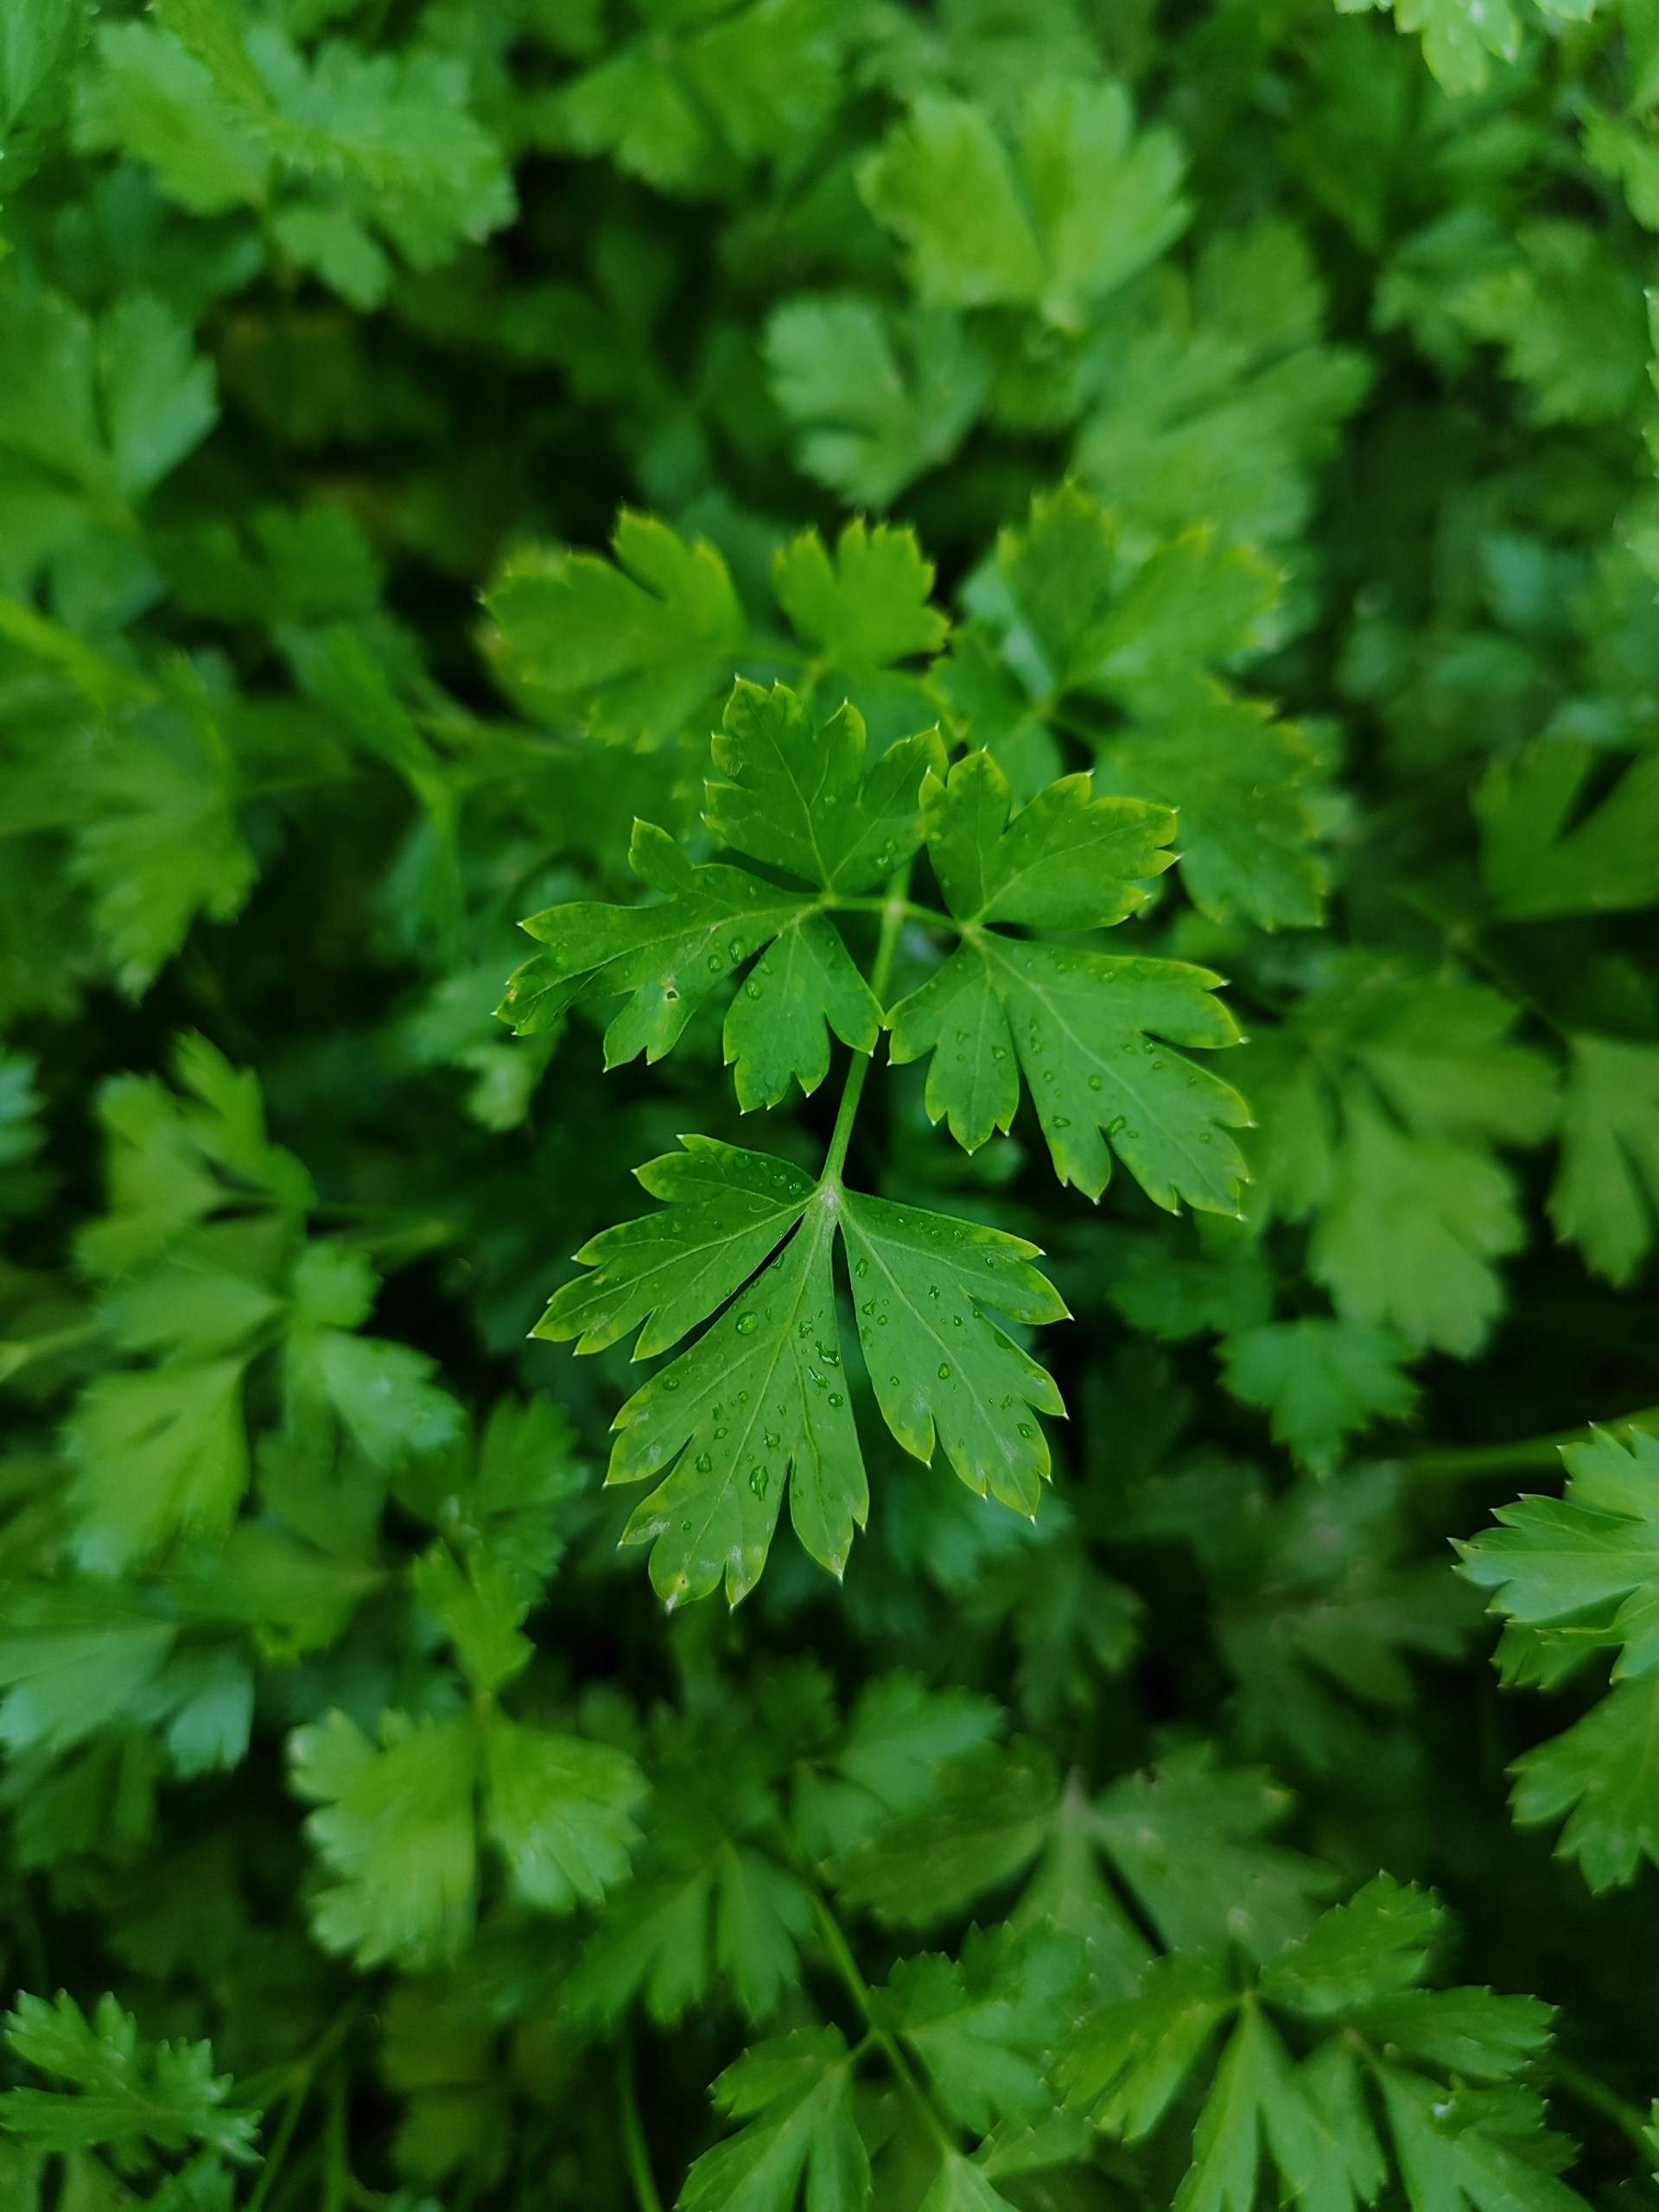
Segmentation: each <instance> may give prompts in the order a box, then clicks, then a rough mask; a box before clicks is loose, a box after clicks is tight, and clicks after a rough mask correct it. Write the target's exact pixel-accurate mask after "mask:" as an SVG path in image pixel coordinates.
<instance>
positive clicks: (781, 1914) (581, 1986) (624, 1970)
mask: <svg viewBox="0 0 1659 2212" xmlns="http://www.w3.org/2000/svg"><path fill="white" fill-rule="evenodd" d="M811 1923H812V1893H811V1891H810V1890H809V1889H808V1888H807V1887H806V1885H804V1883H803V1882H802V1881H801V1879H800V1878H799V1877H798V1875H796V1874H793V1873H791V1872H790V1871H789V1869H788V1868H787V1867H785V1866H779V1863H778V1861H777V1860H776V1859H773V1858H772V1857H770V1856H769V1855H767V1854H766V1853H764V1852H761V1851H758V1850H756V1849H755V1848H753V1846H751V1845H749V1844H747V1843H742V1842H735V1843H734V1842H733V1841H732V1840H730V1839H729V1838H728V1837H727V1836H725V1835H723V1834H721V1835H718V1836H717V1837H715V1839H714V1840H713V1841H712V1846H711V1847H709V1848H705V1849H704V1850H703V1851H702V1852H701V1853H697V1854H696V1855H695V1856H694V1857H692V1858H691V1859H690V1862H689V1863H688V1864H685V1865H678V1866H675V1867H673V1868H672V1869H671V1870H670V1871H669V1872H664V1873H662V1874H660V1875H649V1874H648V1875H645V1876H644V1877H642V1878H640V1879H639V1880H637V1881H635V1882H633V1883H632V1884H630V1885H629V1886H628V1887H627V1888H626V1890H624V1891H622V1892H621V1893H620V1896H619V1897H616V1898H614V1899H613V1901H612V1903H611V1904H610V1906H609V1908H608V1910H607V1913H606V1916H605V1918H604V1920H603V1921H602V1922H601V1923H600V1925H599V1927H598V1928H597V1929H595V1931H594V1934H593V1936H590V1937H589V1939H588V1942H587V1944H586V1945H585V1946H584V1948H583V1950H582V1957H581V1959H580V1961H578V1963H577V1967H576V1970H575V1974H574V1975H573V1977H572V1979H571V1980H570V1983H569V1986H568V1987H569V2002H570V2004H571V2005H572V2007H573V2009H574V2011H575V2015H576V2017H577V2018H594V2019H600V2020H606V2021H609V2020H614V2019H616V2018H620V2016H621V2014H622V2013H624V2012H626V2010H627V2007H628V2005H630V2004H631V2003H632V2001H633V1999H635V1998H636V1997H638V1998H639V1999H642V2000H643V2002H644V2004H645V2009H646V2011H647V2012H649V2013H650V2014H651V2016H652V2018H653V2019H657V2020H662V2021H674V2020H677V2019H679V2018H681V2016H682V2015H683V2013H684V2012H685V2011H686V2009H687V2007H688V2006H689V2005H695V2004H699V2003H701V2002H702V2001H703V2000H705V1999H707V1998H708V1996H709V1993H710V1991H711V1989H712V1988H713V1987H714V1986H715V1981H716V1977H718V1978H719V1979H720V1980H722V1981H723V1982H725V1983H726V1984H727V1985H728V1986H729V1988H730V1989H731V1991H732V1993H734V1995H735V1997H736V1999H737V2000H738V2002H739V2003H740V2004H741V2005H742V2007H743V2009H744V2011H745V2012H747V2014H748V2015H749V2017H750V2018H752V2019H763V2018H766V2016H767V2015H768V2014H769V2013H771V2012H772V2011H774V2010H775V2008H776V2006H777V2005H778V2003H779V1999H781V1998H782V1997H784V1996H785V1994H786V1993H789V1992H791V1991H792V1990H794V1989H796V1988H798V1986H799V1983H800V1978H801V1960H800V1951H799V1946H800V1942H801V1939H802V1938H803V1937H804V1935H805V1933H806V1931H807V1929H809V1928H810V1925H811Z"/></svg>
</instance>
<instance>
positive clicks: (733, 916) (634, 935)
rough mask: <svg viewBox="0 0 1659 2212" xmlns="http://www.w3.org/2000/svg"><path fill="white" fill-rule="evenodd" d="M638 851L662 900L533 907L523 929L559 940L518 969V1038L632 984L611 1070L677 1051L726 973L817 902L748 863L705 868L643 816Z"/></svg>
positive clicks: (609, 1059) (544, 939) (507, 1005)
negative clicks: (764, 875) (762, 875)
mask: <svg viewBox="0 0 1659 2212" xmlns="http://www.w3.org/2000/svg"><path fill="white" fill-rule="evenodd" d="M629 860H630V861H631V862H632V867H633V869H634V873H635V874H637V875H639V877H640V879H641V880H642V881H644V882H645V883H646V884H648V885H649V886H650V887H652V889H653V890H657V891H660V892H662V893H664V894H665V895H664V897H663V898H662V899H660V900H659V901H658V902H657V903H656V904H654V905H652V906H609V905H598V904H589V903H587V902H582V903H578V904H575V905H571V906H550V907H548V908H547V910H546V911H545V912H543V913H539V914H532V915H531V917H530V918H529V919H528V921H526V922H525V923H524V928H525V929H526V930H527V931H529V932H530V934H531V937H533V938H537V940H538V941H539V942H540V943H542V944H545V945H547V946H548V947H549V948H550V949H549V950H547V951H545V952H542V953H538V954H537V956H536V957H535V958H534V959H531V960H528V961H526V962H525V963H524V966H523V967H522V968H520V969H518V970H517V972H516V973H515V974H514V975H513V976H512V979H511V980H510V982H508V985H507V995H506V998H505V1001H504V1002H503V1004H502V1006H501V1008H500V1013H501V1018H502V1020H505V1021H507V1022H509V1023H511V1025H512V1027H513V1029H514V1030H515V1031H516V1032H517V1033H518V1035H519V1036H521V1037H524V1036H531V1037H533V1036H536V1035H538V1034H539V1033H541V1032H543V1031H544V1030H547V1029H550V1028H551V1027H553V1026H554V1025H555V1023H556V1022H559V1021H562V1020H563V1018H564V1016H565V1014H568V1013H569V1009H570V1008H571V1007H573V1006H576V1005H579V1004H581V1003H582V1001H585V1000H589V999H606V998H614V997H617V996H619V995H621V994H622V993H624V992H626V993H627V994H628V1003H627V1005H626V1007H623V1009H622V1010H621V1012H620V1014H617V1015H615V1016H614V1018H613V1020H612V1021H611V1023H610V1026H609V1027H608V1028H607V1031H606V1033H605V1058H606V1065H607V1067H618V1066H620V1065H622V1064H623V1063H624V1062H626V1061H628V1060H631V1059H633V1058H637V1057H638V1055H639V1053H641V1052H644V1053H645V1057H646V1058H647V1059H648V1060H651V1061H652V1062H655V1061H657V1060H659V1059H661V1058H663V1057H664V1054H665V1053H667V1052H671V1051H672V1050H673V1048H674V1046H676V1045H677V1043H678V1042H679V1039H680V1038H681V1035H682V1034H683V1032H684V1029H685V1027H686V1024H687V1023H688V1022H689V1021H690V1019H691V1017H692V1015H693V1014H695V1013H696V1011H697V1009H698V1007H700V1006H702V1004H703V1003H704V1002H705V1001H707V1000H709V998H711V997H712V996H713V995H714V994H715V991H716V990H717V989H718V988H720V986H721V979H722V978H724V977H725V976H727V975H728V972H730V971H735V970H738V969H741V967H742V964H743V963H744V962H745V961H746V960H747V959H750V958H751V957H753V955H754V954H755V952H756V951H757V950H760V949H762V948H764V947H765V946H766V945H767V944H770V943H771V941H772V938H775V937H776V936H777V935H778V934H779V931H782V930H785V929H787V928H789V927H790V926H791V924H793V923H796V922H799V921H802V920H804V919H805V918H806V917H807V916H808V915H810V913H811V912H813V911H814V909H815V906H816V904H817V902H816V901H815V900H814V899H812V897H811V895H810V893H806V892H804V891H797V890H785V889H780V888H779V887H777V886H775V885H772V884H770V883H767V882H765V881H763V880H762V879H761V878H760V877H759V876H757V875H752V874H749V872H748V871H747V869H745V868H728V867H727V866H726V865H725V864H724V863H723V862H720V861H709V862H705V863H703V864H702V865H694V864H693V863H692V862H691V861H688V860H687V859H686V857H685V855H683V853H682V852H681V850H680V849H679V847H678V846H677V845H676V844H675V842H673V840H672V839H671V837H669V836H667V835H666V834H665V833H664V831H663V830H661V829H656V828H654V827H653V826H652V824H651V823H645V822H639V823H635V825H634V832H633V843H632V848H631V849H630V852H629Z"/></svg>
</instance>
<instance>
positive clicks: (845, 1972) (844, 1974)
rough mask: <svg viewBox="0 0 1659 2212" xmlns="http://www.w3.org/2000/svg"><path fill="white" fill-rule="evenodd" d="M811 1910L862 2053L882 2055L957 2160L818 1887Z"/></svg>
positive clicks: (949, 2155)
mask: <svg viewBox="0 0 1659 2212" xmlns="http://www.w3.org/2000/svg"><path fill="white" fill-rule="evenodd" d="M812 1910H813V1913H814V1915H815V1916H816V1917H817V1923H818V1933H819V1935H820V1936H822V1937H823V1948H824V1949H825V1950H826V1951H828V1953H829V1962H830V1964H831V1965H832V1966H833V1967H835V1969H836V1973H837V1974H839V1975H840V1976H841V1979H842V1982H843V1983H844V1984H845V1986H846V1989H847V1993H848V1994H849V1996H850V1997H851V1999H852V2000H853V2002H854V2003H855V2005H857V2007H858V2010H859V2013H860V2016H861V2018H862V2019H863V2022H864V2026H865V2031H866V2032H865V2035H864V2038H863V2043H862V2044H860V2046H859V2048H860V2049H863V2048H865V2047H866V2046H868V2047H870V2048H872V2049H874V2050H879V2051H880V2054H881V2056H882V2057H883V2058H885V2059H886V2060H887V2064H888V2066H889V2067H890V2068H891V2069H892V2071H893V2078H894V2079H895V2080H896V2081H897V2082H898V2084H899V2088H901V2089H902V2090H903V2091H904V2093H905V2094H906V2097H908V2098H909V2100H910V2101H911V2103H912V2105H913V2106H914V2107H915V2108H916V2111H917V2113H918V2114H919V2116H920V2118H921V2120H922V2121H923V2123H924V2124H925V2126H926V2129H927V2132H928V2133H929V2134H930V2135H931V2137H932V2139H933V2140H934V2142H935V2143H937V2144H938V2147H939V2150H940V2152H942V2153H943V2154H944V2156H945V2157H946V2158H956V2157H957V2155H958V2154H959V2152H960V2147H961V2146H960V2145H958V2143H957V2139H956V2137H955V2135H954V2134H953V2133H952V2132H951V2130H950V2127H949V2126H947V2125H946V2123H945V2121H944V2118H943V2117H942V2116H941V2114H940V2113H939V2110H938V2107H937V2106H936V2105H935V2103H934V2101H933V2100H932V2098H931V2095H930V2094H928V2092H927V2090H926V2089H925V2088H924V2087H923V2085H922V2082H920V2080H919V2079H918V2076H917V2073H916V2069H914V2067H912V2064H911V2063H910V2061H909V2059H908V2058H906V2056H905V2053H904V2051H903V2050H902V2048H901V2047H900V2045H899V2039H898V2037H896V2036H893V2035H892V2034H890V2033H889V2031H887V2029H886V2028H884V2027H883V2026H882V2025H881V2023H880V2020H879V2019H878V2018H877V2017H876V2010H875V1998H874V1993H872V1991H871V1988H870V1985H869V1983H868V1981H866V1980H865V1979H864V1974H863V1970H862V1968H861V1967H860V1965H859V1963H858V1961H857V1960H856V1959H855V1957H854V1956H853V1947H852V1945H851V1944H850V1943H849V1942H848V1941H847V1937H846V1934H845V1931H844V1930H843V1929H842V1924H841V1923H840V1922H839V1921H838V1920H837V1919H836V1916H835V1914H834V1913H833V1912H832V1911H831V1910H830V1909H829V1901H828V1900H827V1898H826V1897H824V1895H823V1891H821V1890H820V1889H818V1888H817V1885H816V1884H815V1885H813V1890H812Z"/></svg>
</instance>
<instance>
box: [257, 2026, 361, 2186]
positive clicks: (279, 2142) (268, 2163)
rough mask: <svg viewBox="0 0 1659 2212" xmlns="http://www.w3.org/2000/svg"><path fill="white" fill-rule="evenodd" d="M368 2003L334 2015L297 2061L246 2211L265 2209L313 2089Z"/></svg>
mask: <svg viewBox="0 0 1659 2212" xmlns="http://www.w3.org/2000/svg"><path fill="white" fill-rule="evenodd" d="M366 2002H367V2000H366V1999H365V1998H363V1997H360V1996H359V1997H354V1998H353V1999H352V2000H351V2002H350V2003H349V2004H347V2005H345V2006H343V2007H342V2008H341V2010H340V2012H337V2013H336V2014H335V2015H334V2018H333V2020H331V2021H330V2023H329V2024H328V2025H327V2027H326V2028H325V2029H324V2030H323V2031H322V2033H321V2036H319V2037H318V2038H317V2040H316V2042H315V2044H312V2046H311V2048H310V2050H308V2051H307V2052H306V2053H305V2055H304V2056H303V2057H302V2058H298V2059H296V2061H295V2063H294V2067H293V2069H292V2075H291V2080H290V2085H289V2092H288V2095H287V2097H286V2098H285V2099H284V2101H283V2116H282V2119H281V2120H280V2121H279V2122H278V2123H277V2133H276V2135H275V2136H274V2137H273V2138H272V2139H271V2145H270V2151H269V2152H267V2153H266V2155H265V2163H264V2170H263V2171H262V2172H261V2173H260V2176H259V2179H258V2182H257V2184H256V2186H255V2189H254V2192H253V2195H252V2196H251V2197H250V2198H249V2199H248V2205H247V2212H264V2205H265V2204H266V2202H268V2201H269V2199H270V2193H271V2191H272V2190H273V2189H275V2188H276V2186H277V2177H278V2176H279V2175H280V2174H281V2172H282V2170H283V2160H284V2158H286V2157H287V2156H288V2152H289V2147H290V2146H291V2145H292V2143H293V2140H294V2131H295V2129H296V2127H297V2126H299V2123H300V2115H301V2113H302V2112H303V2111H304V2110H305V2107H306V2104H307V2101H308V2099H309V2097H310V2094H311V2090H312V2086H313V2084H314V2083H315V2081H316V2078H317V2075H319V2074H320V2073H321V2070H322V2069H323V2067H324V2066H325V2065H326V2064H327V2062H328V2060H329V2058H330V2057H331V2056H333V2054H334V2051H335V2050H337V2049H338V2048H339V2046H340V2044H342V2043H343V2042H344V2041H345V2040H346V2037H347V2036H349V2035H350V2034H351V2032H352V2031H353V2028H354V2027H356V2025H357V2024H358V2022H359V2020H360V2019H361V2018H362V2017H363V2013H364V2011H365V2005H366Z"/></svg>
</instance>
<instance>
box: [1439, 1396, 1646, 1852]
mask: <svg viewBox="0 0 1659 2212" xmlns="http://www.w3.org/2000/svg"><path fill="white" fill-rule="evenodd" d="M1563 1457H1564V1458H1565V1459H1566V1461H1567V1472H1568V1482H1567V1492H1566V1495H1565V1496H1564V1497H1560V1498H1554V1497H1525V1498H1522V1499H1520V1500H1519V1501H1518V1502H1517V1503H1516V1504H1514V1505H1508V1506H1501V1507H1500V1508H1499V1509H1498V1511H1497V1520H1498V1522H1499V1523H1500V1526H1499V1527H1498V1528H1497V1529H1491V1530H1489V1531H1488V1532H1487V1533H1486V1534H1485V1535H1481V1536H1478V1537H1476V1538H1475V1539H1474V1540H1473V1541H1471V1542H1469V1543H1466V1544H1460V1545H1459V1547H1458V1549H1459V1554H1460V1556H1461V1560H1462V1570H1463V1573H1465V1575H1467V1576H1468V1577H1469V1579H1470V1580H1471V1581H1472V1582H1474V1583H1475V1584H1476V1585H1477V1586H1478V1587H1480V1588H1482V1589H1485V1590H1491V1592H1493V1593H1494V1594H1493V1597H1492V1599H1491V1610H1492V1611H1494V1612H1497V1613H1499V1614H1501V1615H1503V1618H1505V1619H1507V1620H1510V1621H1512V1622H1515V1623H1516V1624H1520V1625H1521V1626H1522V1627H1525V1628H1529V1629H1537V1628H1545V1629H1548V1628H1554V1627H1558V1626H1559V1627H1561V1628H1565V1629H1567V1630H1570V1631H1571V1634H1572V1637H1573V1649H1575V1651H1577V1652H1579V1653H1584V1652H1586V1651H1589V1650H1592V1649H1613V1650H1616V1651H1617V1652H1618V1659H1617V1661H1616V1662H1615V1664H1614V1668H1613V1677H1614V1685H1615V1686H1614V1688H1612V1690H1611V1692H1610V1693H1609V1694H1607V1695H1606V1696H1605V1697H1604V1698H1603V1699H1602V1700H1601V1701H1600V1702H1599V1704H1597V1705H1596V1706H1594V1707H1592V1709H1591V1710H1590V1712H1589V1713H1586V1716H1585V1717H1584V1718H1583V1719H1581V1720H1580V1721H1578V1722H1577V1723H1576V1724H1575V1725H1574V1726H1573V1727H1571V1728H1569V1729H1567V1731H1566V1732H1565V1733H1564V1734H1562V1735H1560V1736H1557V1737H1555V1738H1554V1739H1553V1740H1552V1741H1551V1742H1548V1743H1545V1744H1541V1745H1538V1746H1537V1748H1536V1749H1535V1750H1533V1751H1528V1752H1526V1753H1524V1754H1523V1755H1522V1758H1519V1759H1517V1760H1516V1764H1515V1767H1514V1773H1515V1776H1516V1785H1515V1798H1514V1802H1515V1813H1516V1819H1517V1820H1519V1821H1524V1822H1527V1823H1529V1824H1530V1823H1535V1822H1543V1821H1557V1820H1560V1819H1561V1818H1562V1817H1563V1816H1564V1815H1566V1816H1567V1825H1566V1827H1565V1829H1564V1830H1563V1833H1562V1836H1561V1840H1560V1847H1559V1848H1560V1851H1561V1853H1563V1855H1565V1856H1569V1857H1575V1858H1577V1859H1579V1860H1580V1864H1581V1866H1582V1867H1583V1871H1584V1877H1585V1879H1586V1881H1587V1882H1588V1883H1589V1885H1590V1886H1591V1887H1592V1889H1597V1890H1600V1889H1606V1888H1610V1887H1611V1886H1613V1885H1616V1884H1618V1883H1622V1882H1628V1881H1630V1880H1631V1879H1632V1878H1634V1876H1635V1874H1636V1872H1637V1866H1638V1865H1639V1864H1640V1862H1641V1860H1642V1859H1643V1858H1647V1859H1653V1860H1654V1861H1655V1862H1656V1863H1659V1767H1656V1764H1655V1759H1654V1755H1653V1751H1652V1749H1651V1744H1652V1730H1653V1726H1654V1710H1655V1691H1654V1685H1653V1681H1652V1679H1651V1678H1652V1677H1653V1675H1654V1673H1655V1669H1659V1542H1656V1530H1659V1440H1656V1439H1655V1438H1653V1437H1651V1436H1649V1435H1647V1434H1646V1433H1644V1432H1643V1431H1641V1430H1639V1429H1638V1430H1633V1431H1632V1432H1631V1433H1630V1443H1629V1446H1622V1445H1620V1444H1618V1443H1617V1442H1616V1441H1615V1440H1614V1439H1613V1438H1612V1437H1611V1436H1609V1435H1606V1434H1603V1433H1597V1434H1596V1436H1595V1438H1594V1440H1593V1441H1592V1442H1591V1443H1588V1444H1581V1445H1573V1446H1568V1447H1567V1450H1566V1452H1564V1454H1563Z"/></svg>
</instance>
